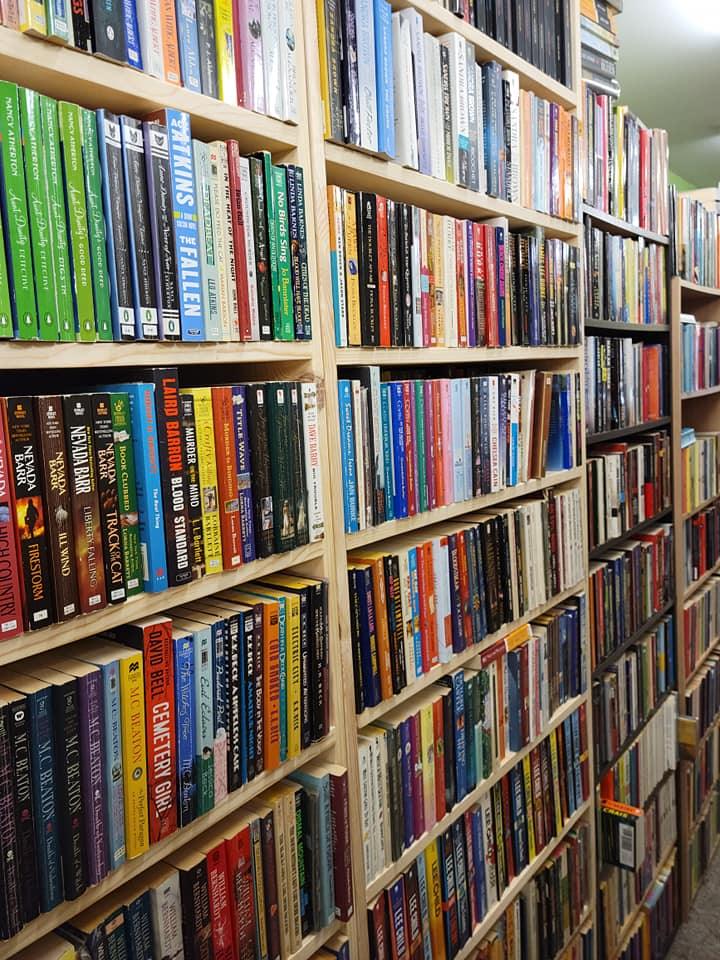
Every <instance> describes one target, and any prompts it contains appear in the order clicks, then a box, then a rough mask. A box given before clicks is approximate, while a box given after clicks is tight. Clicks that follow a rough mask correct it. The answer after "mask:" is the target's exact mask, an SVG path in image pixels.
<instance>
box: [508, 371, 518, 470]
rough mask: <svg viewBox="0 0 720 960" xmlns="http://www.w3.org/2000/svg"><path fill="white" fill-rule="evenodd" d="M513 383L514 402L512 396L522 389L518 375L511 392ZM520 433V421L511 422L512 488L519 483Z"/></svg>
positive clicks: (515, 377)
mask: <svg viewBox="0 0 720 960" xmlns="http://www.w3.org/2000/svg"><path fill="white" fill-rule="evenodd" d="M512 382H514V384H515V390H514V391H512V394H511V400H512V396H513V395H515V394H517V392H518V391H519V389H520V384H519V381H518V377H517V376H516V375H515V376H514V380H513V381H511V390H512ZM517 406H518V409H519V406H520V403H519V399H518V401H517ZM519 431H520V424H519V422H518V419H513V420H511V421H510V486H511V487H514V486H516V485H517V482H518V452H519V442H520V438H519Z"/></svg>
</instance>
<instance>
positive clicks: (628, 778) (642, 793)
mask: <svg viewBox="0 0 720 960" xmlns="http://www.w3.org/2000/svg"><path fill="white" fill-rule="evenodd" d="M677 716H678V708H677V693H676V692H674V691H670V692H669V693H668V697H667V699H666V700H665V701H664V702H663V704H662V706H661V707H660V708H659V709H658V710H657V711H656V712H655V713H654V714H653V715H652V717H651V718H650V720H649V721H648V723H647V724H646V725H645V726H644V727H643V729H642V730H641V731H640V733H639V734H638V736H637V737H636V739H635V740H634V741H633V743H632V745H631V746H630V747H629V749H628V750H626V751H625V752H624V753H623V754H622V755H621V756H620V757H619V758H618V760H617V762H616V763H615V764H614V765H613V766H612V767H611V768H610V770H608V771H607V772H606V773H605V775H604V776H603V777H602V779H601V781H600V796H601V799H602V802H603V803H606V802H607V803H610V804H620V805H621V806H626V807H629V808H635V809H636V810H639V811H642V808H643V807H644V806H645V804H646V803H647V801H648V800H649V799H650V796H651V794H652V792H653V790H655V788H656V787H657V786H658V784H660V782H661V781H662V780H663V779H664V778H665V776H666V775H667V773H668V771H671V770H675V768H676V766H677V755H678V747H677V731H676V726H677ZM637 816H638V817H639V814H638V815H637ZM640 849H642V844H641V845H640Z"/></svg>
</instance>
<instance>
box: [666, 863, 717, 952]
mask: <svg viewBox="0 0 720 960" xmlns="http://www.w3.org/2000/svg"><path fill="white" fill-rule="evenodd" d="M719 921H720V856H718V855H717V854H716V856H715V857H714V859H713V862H712V864H711V865H710V869H709V870H708V873H707V876H706V877H705V880H704V882H703V884H702V886H701V887H700V889H699V890H698V894H697V896H696V897H695V903H694V904H693V907H692V910H691V911H690V917H689V919H688V922H687V923H686V924H685V925H684V926H683V927H681V928H680V929H679V930H678V932H677V936H676V937H675V942H674V943H673V945H672V949H671V950H670V953H669V954H668V957H667V960H720V922H719Z"/></svg>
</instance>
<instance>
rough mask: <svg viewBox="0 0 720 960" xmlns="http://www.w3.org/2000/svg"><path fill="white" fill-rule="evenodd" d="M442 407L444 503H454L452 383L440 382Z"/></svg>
mask: <svg viewBox="0 0 720 960" xmlns="http://www.w3.org/2000/svg"><path fill="white" fill-rule="evenodd" d="M440 405H441V409H442V431H443V441H442V450H443V464H442V465H443V491H444V494H445V495H444V497H443V503H444V504H449V503H452V502H453V442H452V404H451V402H450V381H449V380H441V381H440Z"/></svg>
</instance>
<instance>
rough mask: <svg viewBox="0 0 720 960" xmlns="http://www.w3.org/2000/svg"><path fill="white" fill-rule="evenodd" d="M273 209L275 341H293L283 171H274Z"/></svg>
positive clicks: (293, 319) (288, 225)
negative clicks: (277, 306)
mask: <svg viewBox="0 0 720 960" xmlns="http://www.w3.org/2000/svg"><path fill="white" fill-rule="evenodd" d="M272 179H273V206H274V207H275V226H276V230H277V261H278V264H277V272H278V295H279V300H280V315H279V316H277V315H276V316H275V339H276V340H294V339H295V318H294V315H293V290H292V268H291V265H290V221H289V211H288V195H287V182H286V180H285V168H284V167H273V168H272Z"/></svg>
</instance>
